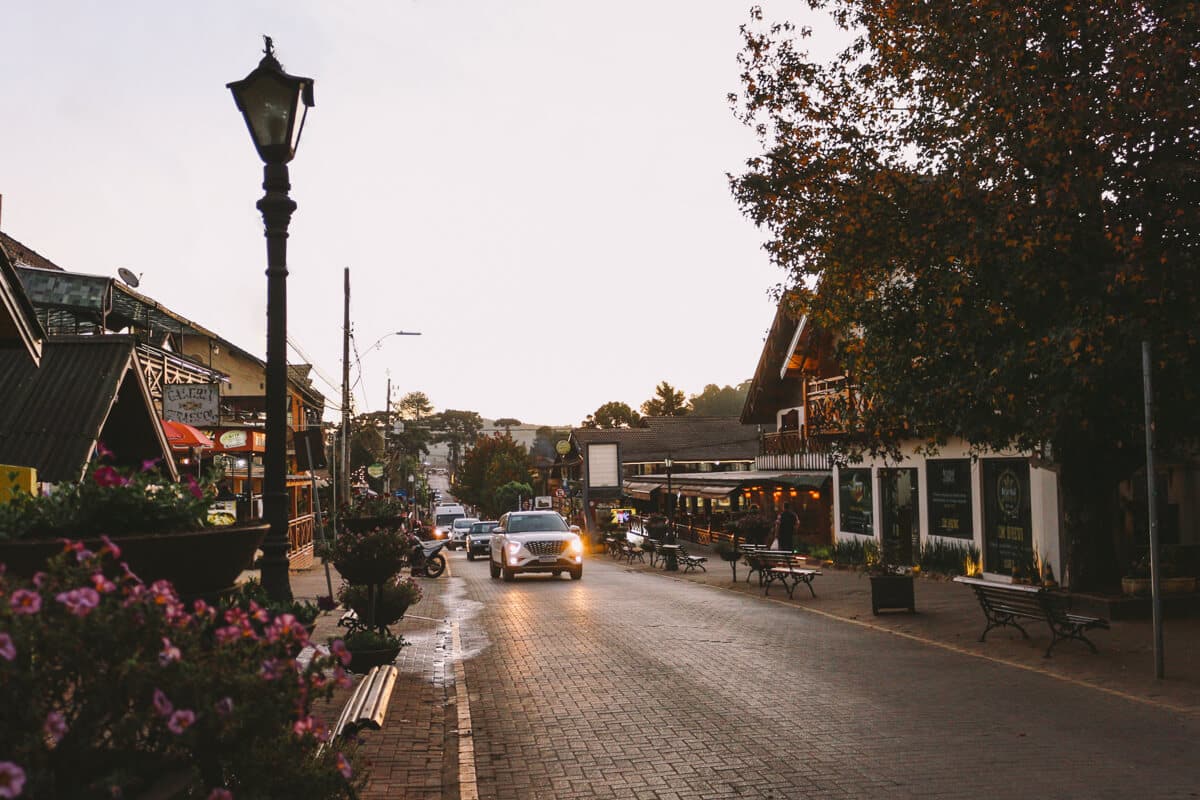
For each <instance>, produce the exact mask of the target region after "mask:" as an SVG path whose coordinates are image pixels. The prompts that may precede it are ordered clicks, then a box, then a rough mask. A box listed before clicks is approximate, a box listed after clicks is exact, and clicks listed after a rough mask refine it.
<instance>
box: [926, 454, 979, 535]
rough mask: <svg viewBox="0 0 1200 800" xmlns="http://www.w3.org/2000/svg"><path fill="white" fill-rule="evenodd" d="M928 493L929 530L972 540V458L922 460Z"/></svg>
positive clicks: (936, 533)
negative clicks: (923, 461)
mask: <svg viewBox="0 0 1200 800" xmlns="http://www.w3.org/2000/svg"><path fill="white" fill-rule="evenodd" d="M925 477H926V488H927V491H928V493H929V496H928V500H929V503H928V505H929V533H930V534H931V535H933V536H946V537H949V538H952V539H974V538H975V531H974V529H973V527H972V526H973V522H972V519H971V517H972V514H971V460H970V459H968V458H942V459H930V460H929V461H926V462H925Z"/></svg>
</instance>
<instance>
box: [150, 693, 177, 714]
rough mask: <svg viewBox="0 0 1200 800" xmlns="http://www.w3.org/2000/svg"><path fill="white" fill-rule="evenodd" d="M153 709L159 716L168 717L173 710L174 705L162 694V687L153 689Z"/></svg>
mask: <svg viewBox="0 0 1200 800" xmlns="http://www.w3.org/2000/svg"><path fill="white" fill-rule="evenodd" d="M154 710H155V711H156V712H157V713H158V715H159V716H160V717H168V716H170V715H171V712H172V711H174V710H175V706H173V705H171V701H170V700H169V699H167V696H166V695H165V694H163V690H162V689H155V690H154Z"/></svg>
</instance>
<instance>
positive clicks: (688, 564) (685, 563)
mask: <svg viewBox="0 0 1200 800" xmlns="http://www.w3.org/2000/svg"><path fill="white" fill-rule="evenodd" d="M675 557H676V559H678V564H679V566H680V567H682V568H683V571H684V572H691V571H692V570H694V569H696V568H697V567H699V568H700V571H701V572H708V569H706V568H705V566H704V564H705V562H707V561H708V556H696V555H692V554H691V553H689V552H688V551H687V550H684V549H683V545H680V546H679V553H678V554H677V555H676V556H675Z"/></svg>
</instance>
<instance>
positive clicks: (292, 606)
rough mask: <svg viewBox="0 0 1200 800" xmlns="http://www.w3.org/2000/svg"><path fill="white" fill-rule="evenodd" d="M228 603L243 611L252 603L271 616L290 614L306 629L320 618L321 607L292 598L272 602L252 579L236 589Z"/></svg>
mask: <svg viewBox="0 0 1200 800" xmlns="http://www.w3.org/2000/svg"><path fill="white" fill-rule="evenodd" d="M230 602H231V603H232V604H236V605H237V606H239V607H240V608H243V609H245V608H246V607H247V606H248V605H249V604H250V603H251V602H254V603H257V604H258V605H259V607H261V608H265V609H266V610H267V611H268V612H270V613H271V614H275V615H279V614H291V615H292V616H293V617H295V618H296V621H297V622H299V623H300V624H301V625H303V626H305V627H306V628H307V627H309V626H311V625H313V624H314V623H315V622H316V621H317V617H319V616H321V607H320V605H318V604H317V603H310V602H309V601H307V600H296V599H294V598H293V599H292V600H287V601H285V602H276V601H274V600H272V599H271V597H270V595H268V594H267V590H266V588H265V587H264V586H263V585H262V584H261V583H259V582H258V581H257V580H254V579H253V578H251V579H250V580H248V581H246V582H245V583H243V584H242V585H241V586H239V587H238V591H237V593H236V594H234V595H233V597H231V598H230Z"/></svg>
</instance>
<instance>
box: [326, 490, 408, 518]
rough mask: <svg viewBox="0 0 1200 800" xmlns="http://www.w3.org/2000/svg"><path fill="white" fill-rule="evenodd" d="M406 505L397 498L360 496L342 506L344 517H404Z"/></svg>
mask: <svg viewBox="0 0 1200 800" xmlns="http://www.w3.org/2000/svg"><path fill="white" fill-rule="evenodd" d="M404 510H405V508H404V504H403V503H401V502H400V501H399V500H396V499H395V498H391V497H386V496H383V495H378V496H372V495H359V496H358V497H355V498H354V499H353V500H351V501H350V502H349V503H348V504H346V505H343V506H342V514H341V515H342V516H343V517H400V516H403V515H404Z"/></svg>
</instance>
